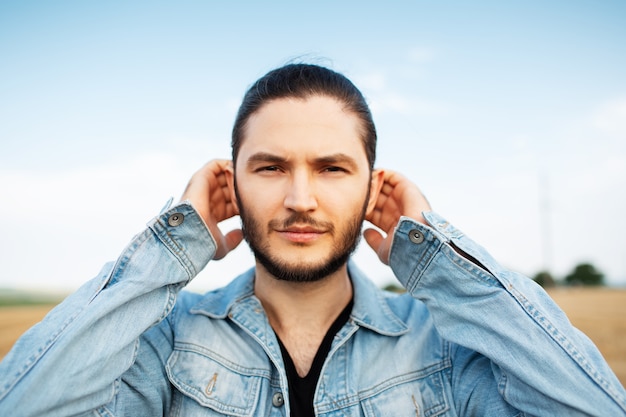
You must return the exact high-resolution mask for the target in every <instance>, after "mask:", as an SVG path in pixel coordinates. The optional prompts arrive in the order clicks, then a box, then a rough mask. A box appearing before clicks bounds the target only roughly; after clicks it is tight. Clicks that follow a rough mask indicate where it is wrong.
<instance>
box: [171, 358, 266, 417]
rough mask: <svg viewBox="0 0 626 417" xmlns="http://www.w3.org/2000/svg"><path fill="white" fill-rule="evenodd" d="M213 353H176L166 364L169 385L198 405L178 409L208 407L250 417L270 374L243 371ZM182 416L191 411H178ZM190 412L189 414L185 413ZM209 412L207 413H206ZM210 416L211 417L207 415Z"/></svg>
mask: <svg viewBox="0 0 626 417" xmlns="http://www.w3.org/2000/svg"><path fill="white" fill-rule="evenodd" d="M208 355H210V352H208V353H207V352H206V351H202V352H196V351H189V350H174V352H173V353H172V355H171V356H170V358H169V359H168V361H167V367H166V370H167V375H168V378H169V380H170V382H171V383H172V384H173V385H174V386H175V387H176V388H177V389H178V390H179V391H180V393H181V394H183V395H184V396H186V397H189V398H191V399H193V400H194V401H195V403H197V404H187V405H185V403H188V401H185V400H183V401H182V402H180V403H179V404H178V406H179V407H183V408H185V407H187V406H190V407H191V408H192V409H194V408H195V409H196V410H197V406H198V405H200V406H202V407H207V408H209V409H212V410H214V411H216V412H217V413H219V414H221V415H230V416H241V417H243V416H251V415H253V414H254V410H255V408H256V404H257V403H258V401H259V393H260V390H261V382H262V379H263V378H264V375H265V374H267V373H268V371H267V370H262V369H254V368H244V367H242V366H240V365H237V364H233V363H230V362H229V361H227V360H225V359H223V358H220V357H219V356H218V355H214V357H212V356H208ZM179 411H181V412H182V413H181V415H194V414H193V413H190V414H187V412H190V411H192V410H191V409H190V410H179ZM185 411H187V412H185ZM206 411H208V410H206ZM207 414H208V413H207Z"/></svg>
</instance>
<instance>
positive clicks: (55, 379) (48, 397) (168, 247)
mask: <svg viewBox="0 0 626 417" xmlns="http://www.w3.org/2000/svg"><path fill="white" fill-rule="evenodd" d="M227 166H228V161H212V162H210V163H209V164H207V165H206V166H205V167H203V168H202V169H201V170H200V171H198V173H196V174H195V175H194V177H193V178H192V181H190V184H189V186H188V187H187V190H186V192H185V194H184V195H183V199H184V200H189V201H190V202H191V203H190V202H187V201H184V202H182V203H181V204H179V205H177V206H175V207H172V208H170V209H167V210H166V211H164V212H162V213H161V214H160V215H159V216H157V217H156V218H155V219H153V220H152V221H151V222H150V223H149V224H148V227H147V228H146V229H145V230H144V231H143V232H141V233H140V234H138V235H137V236H135V238H134V239H133V240H132V241H131V242H130V244H129V245H128V247H127V248H126V249H125V250H124V251H123V253H122V254H121V255H120V257H119V258H118V260H117V261H116V263H114V264H109V265H107V266H106V267H105V268H104V269H103V271H102V272H101V273H100V275H99V276H98V277H96V278H95V279H93V280H91V281H89V282H88V283H86V284H85V285H84V286H83V287H81V288H80V289H79V290H78V291H77V292H76V293H74V294H73V295H71V296H70V297H68V298H67V299H66V300H65V301H64V302H63V303H61V304H60V305H59V306H57V307H56V308H55V309H54V310H53V311H52V312H51V313H50V314H49V315H48V316H46V318H45V319H44V320H43V321H42V322H41V323H39V324H37V325H36V326H34V327H33V328H32V329H30V330H29V331H28V332H27V333H26V334H25V335H24V336H23V337H21V338H20V339H19V340H18V342H17V343H16V345H15V346H14V347H13V349H12V350H11V352H10V353H9V354H8V355H7V357H6V358H5V359H4V360H3V362H2V363H1V364H0V381H2V382H1V385H0V415H7V416H8V415H11V416H21V415H23V416H43V415H46V416H52V415H58V416H67V415H76V414H79V413H82V412H86V411H88V410H94V409H100V410H101V412H102V413H104V412H105V410H106V405H107V404H112V405H114V406H115V407H118V406H119V407H120V408H123V405H120V404H115V401H114V397H115V395H116V393H117V392H118V391H119V388H120V387H119V385H120V384H121V383H122V382H121V380H120V377H121V375H122V374H123V373H124V372H125V371H126V370H128V369H129V368H130V367H131V365H132V364H133V362H134V361H135V357H136V355H137V352H138V340H139V337H140V336H141V334H143V333H144V332H145V331H146V330H147V329H148V328H150V327H151V326H153V325H155V324H156V323H159V322H160V321H162V320H163V319H164V318H165V317H166V316H167V315H168V314H169V312H170V311H171V309H172V308H173V306H174V303H175V301H176V296H177V294H178V291H179V290H180V289H181V288H182V287H183V286H184V285H186V284H187V283H188V282H189V281H190V280H191V279H192V278H193V277H195V276H196V274H197V273H198V272H200V271H201V270H202V268H204V266H205V265H206V263H207V262H209V260H210V259H212V258H214V257H216V256H218V254H219V255H221V256H224V255H225V254H226V253H228V251H229V250H231V249H232V248H234V247H235V246H236V245H237V244H238V243H239V241H240V240H241V239H238V238H237V236H238V234H239V233H240V232H238V231H234V232H231V233H230V234H227V235H226V237H225V236H223V235H222V234H221V232H220V231H219V228H217V223H218V222H220V221H222V220H224V219H226V218H228V217H231V216H232V215H234V211H233V210H232V208H229V203H228V202H227V201H225V200H224V198H223V197H220V195H221V193H222V188H221V187H222V186H221V185H220V182H221V180H220V179H219V177H220V176H221V177H223V175H224V174H223V171H224V169H225V167H227ZM198 178H201V179H202V180H201V181H200V180H198ZM224 184H225V182H224ZM190 190H191V191H190ZM211 191H213V194H211ZM214 196H215V197H214ZM191 204H193V206H192V205H191ZM196 205H197V206H198V207H199V208H200V209H202V210H203V212H202V213H201V214H199V210H197V209H195V206H196ZM209 230H215V235H214V236H216V239H214V238H213V236H212V235H211V234H210V232H209ZM218 239H219V240H218ZM164 334H167V332H164ZM158 354H159V353H158V352H156V353H155V356H158ZM157 362H158V361H157ZM150 383H151V384H159V383H160V384H167V381H150Z"/></svg>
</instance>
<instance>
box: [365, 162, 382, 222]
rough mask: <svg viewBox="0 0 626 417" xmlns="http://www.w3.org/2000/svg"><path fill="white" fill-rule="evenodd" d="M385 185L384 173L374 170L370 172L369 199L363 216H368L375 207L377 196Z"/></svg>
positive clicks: (380, 170)
mask: <svg viewBox="0 0 626 417" xmlns="http://www.w3.org/2000/svg"><path fill="white" fill-rule="evenodd" d="M384 183H385V171H384V170H382V169H375V170H373V171H372V179H371V180H370V197H369V200H368V202H367V209H366V210H365V216H366V217H367V216H369V215H370V214H371V212H372V211H373V210H374V208H375V207H376V201H378V195H379V194H380V190H381V189H382V188H383V184H384Z"/></svg>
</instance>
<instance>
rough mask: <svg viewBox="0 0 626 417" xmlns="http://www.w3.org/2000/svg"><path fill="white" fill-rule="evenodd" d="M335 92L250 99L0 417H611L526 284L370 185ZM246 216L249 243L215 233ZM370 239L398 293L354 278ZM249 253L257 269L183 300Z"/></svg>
mask: <svg viewBox="0 0 626 417" xmlns="http://www.w3.org/2000/svg"><path fill="white" fill-rule="evenodd" d="M375 145H376V132H375V129H374V124H373V122H372V118H371V115H370V112H369V109H368V107H367V105H366V103H365V100H364V99H363V97H362V95H361V93H360V92H359V91H358V90H357V89H356V87H354V86H353V85H352V83H350V81H348V80H347V79H346V78H345V77H343V76H342V75H340V74H337V73H335V72H333V71H330V70H328V69H325V68H322V67H318V66H314V65H305V64H294V65H287V66H285V67H282V68H279V69H276V70H274V71H271V72H270V73H268V74H267V75H265V76H264V77H262V78H261V79H260V80H258V81H257V82H256V83H255V84H254V85H253V86H252V87H251V88H250V89H249V90H248V92H247V94H246V96H245V97H244V100H243V103H242V105H241V107H240V110H239V113H238V116H237V119H236V121H235V126H234V129H233V142H232V148H233V154H232V161H228V160H214V161H212V162H209V163H208V164H207V165H205V166H204V167H203V168H202V169H200V170H199V171H198V172H197V173H196V174H195V175H194V176H193V177H192V179H191V181H190V182H189V184H188V186H187V189H186V190H185V193H184V195H183V199H182V200H183V201H182V202H181V203H179V204H177V205H175V206H173V207H167V208H166V209H165V210H164V211H163V212H162V213H161V214H160V215H158V216H157V217H156V218H155V219H154V220H153V221H151V222H150V223H149V225H148V227H147V228H146V230H144V231H143V232H142V233H140V234H138V235H137V236H136V237H135V238H134V239H133V240H132V242H131V243H130V244H129V246H128V247H127V249H126V250H125V251H124V252H123V253H122V254H121V255H120V257H119V258H118V260H117V261H116V262H115V263H114V264H111V265H107V266H106V267H105V268H104V270H103V271H102V273H101V274H100V275H99V277H97V278H95V279H94V280H92V281H90V282H88V283H87V284H85V285H84V286H83V287H82V288H81V289H79V290H78V291H77V292H76V293H75V294H73V295H72V296H70V297H69V298H68V299H67V300H65V301H64V302H63V303H62V304H61V305H60V306H59V307H57V308H56V309H55V310H54V311H53V312H52V313H51V314H50V315H49V316H48V317H47V318H46V319H45V320H44V321H43V323H41V324H39V325H38V326H35V327H34V328H33V329H32V330H31V331H30V332H29V333H27V334H26V335H25V336H23V337H22V338H21V339H20V341H18V343H17V344H16V346H15V347H14V349H13V350H12V352H11V353H10V354H9V355H8V356H7V357H6V358H5V361H4V362H3V363H2V365H1V366H0V375H1V378H2V379H1V380H2V386H1V387H0V415H7V416H8V415H11V416H22V415H23V416H43V415H51V416H52V415H55V416H56V415H58V416H68V415H106V416H156V415H171V416H212V415H230V416H284V415H294V416H309V415H323V416H405V415H411V416H457V415H462V416H465V415H467V416H517V415H541V416H574V415H597V416H618V415H625V413H626V395H625V392H624V389H623V387H622V386H621V385H620V383H619V382H618V381H617V379H616V377H615V376H614V374H613V373H612V372H611V370H610V369H609V367H608V366H607V364H606V363H605V362H604V360H603V359H602V357H601V355H600V353H599V352H598V351H597V349H596V348H595V347H594V346H593V344H592V343H591V342H590V341H589V340H588V339H587V338H586V337H585V336H584V335H583V334H581V333H580V332H578V331H577V330H576V329H574V328H573V327H572V326H571V325H570V324H569V322H568V320H567V318H566V317H565V316H564V314H563V313H562V312H561V311H560V310H559V309H558V308H557V307H556V305H555V304H554V303H553V302H552V301H551V300H550V298H549V297H548V296H547V295H546V294H545V292H543V291H542V290H541V288H539V287H538V286H537V285H535V284H534V283H533V282H532V281H531V280H529V279H527V278H525V277H522V276H520V275H518V274H515V273H513V272H510V271H507V270H505V269H503V268H502V267H500V266H499V265H498V264H497V263H496V262H495V261H494V260H493V259H492V258H491V257H490V256H489V255H488V254H487V253H486V252H485V251H484V250H483V249H482V248H480V247H479V246H477V245H476V244H475V243H473V242H472V241H471V240H470V239H469V238H467V237H466V236H464V235H463V234H462V233H461V232H460V231H458V230H457V229H455V228H454V227H453V226H451V225H450V224H449V223H447V222H446V221H445V220H443V219H442V218H441V217H439V216H438V215H436V214H434V213H433V212H431V211H430V207H429V204H428V202H427V201H426V199H425V198H424V197H423V196H422V194H421V193H420V191H419V189H418V188H417V187H416V186H415V185H414V184H413V183H411V182H410V181H409V180H408V179H407V178H405V177H403V176H402V175H400V174H399V173H395V172H393V171H390V170H384V169H374V160H375ZM235 215H240V217H241V221H242V228H241V230H233V231H229V232H228V233H225V234H224V233H223V232H222V231H221V230H220V228H219V227H218V224H219V223H220V222H221V221H223V220H225V219H228V218H230V217H233V216H235ZM363 220H368V221H369V222H371V223H372V224H373V225H375V226H377V227H378V228H379V229H381V230H382V231H384V232H385V234H381V233H379V232H378V231H376V230H373V229H370V230H366V231H365V232H364V235H365V239H366V241H367V243H368V244H369V245H370V246H371V247H372V248H373V249H374V250H375V252H376V253H377V255H378V257H379V258H380V260H381V261H382V262H385V263H388V264H389V265H390V266H391V268H392V270H393V271H394V273H395V275H396V276H397V278H398V279H399V281H400V282H401V283H402V284H403V285H404V286H405V288H406V289H407V294H404V295H392V294H387V293H385V292H382V291H380V290H379V289H377V288H375V286H374V285H373V284H372V283H371V282H370V281H369V280H368V279H367V278H366V277H365V276H364V274H363V273H362V272H360V271H359V270H358V269H357V268H356V266H355V265H354V264H353V263H352V262H351V261H349V257H350V254H351V253H352V251H353V250H354V248H355V247H356V244H357V242H358V240H359V235H360V230H361V225H362V223H363ZM243 238H245V239H246V241H247V242H248V244H249V245H250V248H251V249H252V251H253V253H254V256H255V260H256V265H255V268H253V269H252V270H250V271H247V272H245V273H243V274H242V275H241V276H240V277H238V278H236V279H235V280H234V281H232V282H231V283H230V284H229V285H228V286H227V287H225V288H223V289H219V290H216V291H213V292H210V293H208V294H206V295H204V296H201V295H195V294H190V293H187V292H179V291H180V290H181V289H182V288H183V287H184V286H185V284H187V283H188V282H189V281H190V280H191V279H192V278H193V277H194V276H195V275H196V274H197V273H198V272H199V271H200V270H201V269H202V268H203V267H204V266H205V265H206V263H207V262H209V260H210V259H220V258H222V257H224V256H226V255H227V254H228V253H229V252H230V251H231V250H232V249H233V248H234V247H236V246H237V245H238V244H239V243H240V242H241V240H242V239H243Z"/></svg>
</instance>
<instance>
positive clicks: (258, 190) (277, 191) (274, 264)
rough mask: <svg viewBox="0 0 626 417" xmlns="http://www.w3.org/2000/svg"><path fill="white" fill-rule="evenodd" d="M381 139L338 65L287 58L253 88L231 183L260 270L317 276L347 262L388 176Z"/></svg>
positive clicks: (237, 136) (238, 128)
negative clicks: (377, 165)
mask: <svg viewBox="0 0 626 417" xmlns="http://www.w3.org/2000/svg"><path fill="white" fill-rule="evenodd" d="M375 143H376V133H375V129H374V124H373V122H372V119H371V115H370V112H369V109H368V107H367V105H366V103H365V100H364V99H363V96H362V95H361V93H360V92H359V91H358V90H357V89H356V87H354V85H353V84H352V83H351V82H350V81H348V80H347V79H346V78H345V77H343V76H342V75H340V74H337V73H335V72H333V71H330V70H328V69H325V68H321V67H317V66H311V65H288V66H286V67H283V68H279V69H277V70H274V71H272V72H270V73H268V74H267V75H266V76H264V77H263V78H261V79H260V80H259V81H257V82H256V83H255V84H254V85H253V86H252V87H251V88H250V90H248V93H247V94H246V97H245V98H244V103H243V104H242V106H241V108H240V111H239V114H238V116H237V120H236V122H235V127H234V129H233V165H234V166H233V176H232V177H231V178H230V184H231V192H232V193H233V194H234V196H233V197H234V200H235V201H236V202H237V206H238V210H239V213H240V215H241V219H242V230H243V233H244V237H245V238H246V240H247V241H248V244H249V245H250V247H251V249H252V251H253V252H254V255H255V257H256V260H257V265H258V266H259V267H262V268H265V269H266V270H267V271H268V272H269V273H270V274H271V275H273V276H274V277H276V278H278V279H282V280H288V281H299V282H311V281H316V280H320V279H322V278H324V277H325V276H328V275H329V274H332V273H334V272H336V271H337V270H339V269H340V268H342V267H343V266H345V263H346V261H347V259H348V257H349V256H350V254H351V253H352V252H353V251H354V249H355V248H356V245H357V242H358V240H359V238H360V230H361V225H362V222H363V220H364V218H365V215H366V213H367V212H368V210H371V209H373V207H374V204H375V202H376V198H377V195H378V191H379V189H380V186H381V183H382V175H381V174H382V173H381V172H373V171H372V167H373V163H374V155H375Z"/></svg>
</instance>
